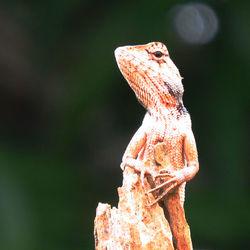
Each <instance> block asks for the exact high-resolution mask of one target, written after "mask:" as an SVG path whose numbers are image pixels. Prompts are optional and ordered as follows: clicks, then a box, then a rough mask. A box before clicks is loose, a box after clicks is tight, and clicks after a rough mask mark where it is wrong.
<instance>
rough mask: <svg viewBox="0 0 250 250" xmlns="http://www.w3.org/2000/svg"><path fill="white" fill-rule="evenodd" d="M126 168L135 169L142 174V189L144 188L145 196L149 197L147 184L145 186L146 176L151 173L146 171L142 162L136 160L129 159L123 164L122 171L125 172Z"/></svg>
mask: <svg viewBox="0 0 250 250" xmlns="http://www.w3.org/2000/svg"><path fill="white" fill-rule="evenodd" d="M125 167H130V168H132V169H134V170H135V171H136V172H138V173H140V179H141V183H142V188H143V190H144V192H145V194H146V195H148V193H147V191H146V188H145V184H144V177H145V175H146V174H150V173H149V172H148V171H147V170H145V168H144V165H143V164H142V162H140V161H138V160H136V159H132V158H127V159H126V160H124V161H123V162H122V163H121V169H122V170H124V169H125Z"/></svg>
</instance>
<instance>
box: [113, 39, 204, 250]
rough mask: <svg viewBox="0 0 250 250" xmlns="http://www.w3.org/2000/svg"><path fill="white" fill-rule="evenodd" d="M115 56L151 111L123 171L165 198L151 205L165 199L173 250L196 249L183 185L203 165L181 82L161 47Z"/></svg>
mask: <svg viewBox="0 0 250 250" xmlns="http://www.w3.org/2000/svg"><path fill="white" fill-rule="evenodd" d="M115 57H116V60H117V64H118V67H119V69H120V71H121V73H122V74H123V76H124V77H125V79H126V80H127V82H128V83H129V85H130V87H131V88H132V90H133V91H134V92H135V94H136V96H137V98H138V100H139V102H140V103H141V104H142V105H143V106H144V107H145V108H146V110H147V113H146V115H145V117H144V120H143V122H142V125H141V127H140V128H139V129H138V130H137V132H136V133H135V135H134V136H133V138H132V139H131V141H130V143H129V145H128V146H127V149H126V151H125V153H124V156H123V159H122V164H121V167H122V169H124V168H125V167H131V168H133V169H134V170H135V171H137V172H139V173H141V178H142V181H143V180H144V174H147V175H150V176H152V178H153V180H154V183H155V184H156V187H155V186H154V187H153V188H152V189H151V190H149V191H148V192H147V193H156V192H159V191H160V192H161V193H160V194H159V195H158V197H156V198H155V200H154V201H153V202H152V203H151V204H150V205H154V204H156V203H157V202H158V201H160V200H163V202H164V206H165V214H166V217H167V219H168V220H169V223H170V226H171V230H172V233H173V240H174V245H175V247H176V248H177V249H192V243H191V240H190V239H188V238H190V232H189V227H188V225H187V223H186V220H185V213H184V208H183V203H184V186H185V183H186V182H187V181H189V180H191V179H192V178H193V177H194V176H195V175H196V173H197V172H198V170H199V163H198V154H197V149H196V143H195V139H194V135H193V132H192V129H191V119H190V116H189V114H188V112H187V110H186V109H185V107H184V105H183V101H182V96H183V91H184V89H183V85H182V77H181V76H180V73H179V71H178V69H177V68H176V66H175V65H174V63H173V62H172V60H171V59H170V57H169V53H168V50H167V48H166V46H165V45H164V44H162V43H160V42H152V43H148V44H145V45H137V46H123V47H119V48H117V49H116V50H115ZM159 147H160V148H161V150H162V149H163V150H164V152H165V154H164V156H163V157H162V158H161V159H157V154H156V151H157V148H159ZM159 166H160V167H159ZM159 180H160V182H159ZM180 223H181V226H180ZM183 225H184V226H183ZM185 235H188V237H186V236H185Z"/></svg>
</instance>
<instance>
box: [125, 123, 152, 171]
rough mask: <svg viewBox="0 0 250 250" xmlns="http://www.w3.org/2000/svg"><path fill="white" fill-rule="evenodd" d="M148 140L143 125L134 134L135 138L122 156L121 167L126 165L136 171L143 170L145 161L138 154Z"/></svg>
mask: <svg viewBox="0 0 250 250" xmlns="http://www.w3.org/2000/svg"><path fill="white" fill-rule="evenodd" d="M146 140H147V135H146V132H145V128H144V126H143V125H142V126H141V127H140V128H139V129H138V130H137V131H136V133H135V134H134V136H133V138H132V139H131V141H130V142H129V144H128V146H127V148H126V150H125V153H124V155H123V157H122V163H121V169H122V170H124V168H125V167H131V168H133V169H134V170H135V171H136V172H141V171H142V168H143V163H142V161H141V160H140V159H138V154H139V153H140V152H141V151H142V150H143V148H144V146H145V144H146Z"/></svg>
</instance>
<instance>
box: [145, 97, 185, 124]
mask: <svg viewBox="0 0 250 250" xmlns="http://www.w3.org/2000/svg"><path fill="white" fill-rule="evenodd" d="M147 110H148V112H149V114H150V115H151V116H153V117H155V118H156V119H157V120H158V119H164V120H165V119H166V118H169V119H170V118H171V119H174V118H175V119H177V120H178V119H179V118H180V117H181V116H183V115H185V114H187V110H186V108H185V107H184V105H183V103H182V101H181V102H179V103H178V104H172V103H165V104H162V103H157V102H156V103H154V105H153V106H152V107H148V108H147Z"/></svg>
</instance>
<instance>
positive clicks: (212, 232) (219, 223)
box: [0, 0, 250, 250]
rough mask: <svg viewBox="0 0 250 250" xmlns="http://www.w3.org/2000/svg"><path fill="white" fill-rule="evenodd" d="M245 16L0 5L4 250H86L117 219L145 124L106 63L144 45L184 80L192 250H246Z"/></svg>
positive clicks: (231, 6) (165, 7)
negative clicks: (130, 156) (107, 208)
mask: <svg viewBox="0 0 250 250" xmlns="http://www.w3.org/2000/svg"><path fill="white" fill-rule="evenodd" d="M204 6H205V7H204ZM186 7H187V9H185V8H186ZM249 7H250V1H249V0H245V1H244V0H242V1H230V0H228V1H227V0H214V1H212V0H211V1H203V2H200V3H199V4H198V5H197V4H196V3H194V2H191V1H190V2H189V1H174V0H165V1H163V0H162V1H161V0H154V1H152V0H150V1H149V0H144V1H129V0H127V1H112V0H111V1H95V0H92V1H90V0H85V1H84V0H71V1H70V0H60V1H59V0H57V1H56V0H54V1H52V0H43V1H33V0H30V1H28V0H27V1H25V0H23V1H11V0H8V1H7V0H6V1H1V3H0V118H1V119H0V249H3V250H5V249H6V250H9V249H10V250H16V249H17V250H22V249H51V250H56V249H58V250H59V249H60V250H61V249H79V250H80V249H93V248H94V236H93V221H94V217H95V209H96V207H97V204H98V202H99V201H101V202H105V203H106V202H107V203H109V204H112V206H117V202H118V196H117V187H119V186H121V183H122V171H121V169H120V167H119V165H120V162H121V157H122V154H123V152H124V150H125V148H126V146H127V144H128V142H129V140H130V138H131V137H132V135H133V133H134V132H135V131H136V129H137V128H138V127H139V126H140V123H141V121H142V119H143V116H144V113H145V111H144V109H143V108H142V107H141V106H140V105H139V104H138V102H137V100H136V98H135V96H134V94H133V92H132V91H131V90H130V88H129V87H128V85H127V83H126V82H125V80H124V79H123V78H122V75H121V73H120V72H119V70H118V67H117V65H116V62H115V59H114V54H113V52H114V49H115V48H116V47H118V46H121V45H128V44H143V43H147V42H151V41H162V42H164V43H166V45H167V47H168V49H169V52H170V55H171V58H172V59H173V61H174V62H175V64H176V65H177V67H178V68H179V70H180V72H181V75H182V76H183V77H184V78H185V79H184V81H183V83H184V87H185V93H184V104H185V106H186V107H187V109H188V110H189V111H190V114H191V117H192V122H193V131H194V134H195V137H196V141H197V146H198V150H199V161H200V171H199V174H198V175H197V176H196V177H195V179H193V180H192V181H191V182H190V183H188V185H187V192H186V194H187V195H186V202H185V210H186V215H187V219H188V222H189V224H190V227H191V232H192V239H193V244H194V247H195V248H196V249H201V248H203V249H204V248H205V249H247V248H249V247H250V243H249V242H250V241H249V233H250V230H249V229H250V226H249V225H250V215H249V211H250V199H249V138H250V137H249V120H250V119H249V116H248V115H249V90H250V84H249V79H250V67H249V66H250V18H249V15H250V14H249V11H250V8H249ZM204 8H205V9H204ZM210 8H211V9H210ZM183 10H187V11H186V12H185V11H184V12H182V11H183ZM183 13H184V14H183ZM211 13H212V14H211ZM178 20H179V21H180V23H179V24H178V22H179V21H178ZM178 25H180V26H178ZM178 27H179V28H178ZM183 32H184V33H183Z"/></svg>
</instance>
